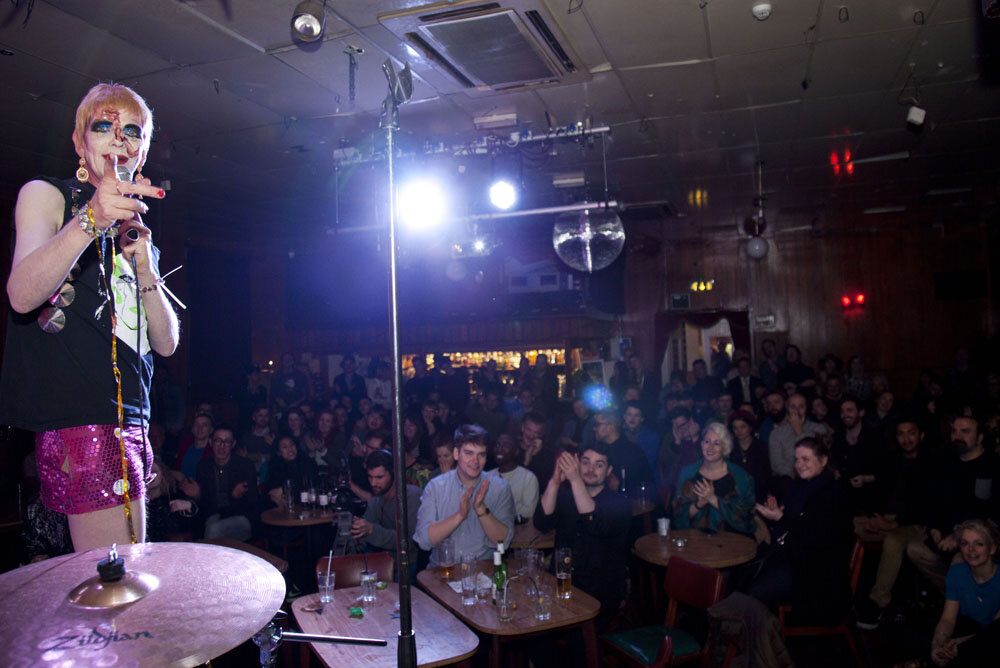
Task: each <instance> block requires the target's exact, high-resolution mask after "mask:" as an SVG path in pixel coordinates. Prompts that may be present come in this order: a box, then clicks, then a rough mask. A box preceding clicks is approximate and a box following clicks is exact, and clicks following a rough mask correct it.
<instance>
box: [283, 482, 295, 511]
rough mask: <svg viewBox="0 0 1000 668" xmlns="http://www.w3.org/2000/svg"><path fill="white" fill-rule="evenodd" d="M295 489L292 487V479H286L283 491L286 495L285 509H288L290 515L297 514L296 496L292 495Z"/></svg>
mask: <svg viewBox="0 0 1000 668" xmlns="http://www.w3.org/2000/svg"><path fill="white" fill-rule="evenodd" d="M294 491H295V490H294V489H293V488H292V481H291V480H286V481H285V486H284V488H283V489H282V490H281V493H282V494H283V495H284V497H285V510H287V511H288V514H289V515H294V514H295V497H293V496H292V493H293V492H294Z"/></svg>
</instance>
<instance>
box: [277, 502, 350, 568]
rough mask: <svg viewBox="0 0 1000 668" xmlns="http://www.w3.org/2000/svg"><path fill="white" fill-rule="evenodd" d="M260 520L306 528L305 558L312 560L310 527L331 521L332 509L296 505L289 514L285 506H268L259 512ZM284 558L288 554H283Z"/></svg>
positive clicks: (281, 525)
mask: <svg viewBox="0 0 1000 668" xmlns="http://www.w3.org/2000/svg"><path fill="white" fill-rule="evenodd" d="M260 521H261V522H263V523H264V524H267V525H269V526H273V527H283V528H285V529H294V528H298V527H302V528H305V530H306V559H307V561H312V559H313V549H312V528H313V527H314V526H319V525H321V524H331V523H332V522H333V511H332V510H310V509H309V508H302V507H296V508H295V510H294V512H292V513H291V514H289V512H288V510H287V509H286V508H269V509H267V510H265V511H264V512H262V513H261V514H260ZM285 558H286V559H287V558H288V555H287V554H285Z"/></svg>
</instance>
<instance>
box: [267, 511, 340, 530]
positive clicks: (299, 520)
mask: <svg viewBox="0 0 1000 668" xmlns="http://www.w3.org/2000/svg"><path fill="white" fill-rule="evenodd" d="M260 521H261V522H263V523H264V524H268V525H270V526H273V527H309V526H316V525H318V524H329V523H330V522H332V521H333V511H332V510H310V509H308V508H296V509H295V511H294V512H293V513H292V514H289V513H288V511H287V510H285V509H284V508H269V509H267V510H265V511H264V512H262V513H261V514H260Z"/></svg>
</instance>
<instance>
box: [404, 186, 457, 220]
mask: <svg viewBox="0 0 1000 668" xmlns="http://www.w3.org/2000/svg"><path fill="white" fill-rule="evenodd" d="M396 206H397V207H398V209H399V220H400V221H401V222H402V223H403V224H404V225H406V226H407V227H409V228H412V229H417V230H422V229H427V228H430V227H434V226H436V225H437V224H438V223H440V222H441V221H442V220H443V219H444V216H445V208H446V206H445V198H444V192H443V191H442V190H441V187H440V186H439V185H438V184H437V183H434V182H433V181H411V182H410V183H407V184H406V185H404V186H403V187H402V188H400V189H399V192H398V194H397V195H396Z"/></svg>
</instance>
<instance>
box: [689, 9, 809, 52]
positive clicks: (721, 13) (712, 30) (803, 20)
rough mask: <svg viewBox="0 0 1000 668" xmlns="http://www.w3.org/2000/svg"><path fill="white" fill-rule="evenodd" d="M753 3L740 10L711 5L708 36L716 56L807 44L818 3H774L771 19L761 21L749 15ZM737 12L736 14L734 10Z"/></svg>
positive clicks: (708, 11)
mask: <svg viewBox="0 0 1000 668" xmlns="http://www.w3.org/2000/svg"><path fill="white" fill-rule="evenodd" d="M751 4H752V3H742V4H741V5H740V6H739V9H738V10H736V8H734V7H733V5H732V3H709V4H708V6H707V7H706V11H707V13H708V28H709V36H710V38H711V40H712V55H713V56H715V57H720V56H729V55H734V54H741V53H750V52H752V51H760V50H761V49H762V47H764V46H765V45H766V48H767V49H772V48H775V47H783V46H793V45H800V44H804V43H805V42H806V39H807V37H808V35H809V27H810V26H812V25H813V24H814V23H815V22H816V12H817V9H818V7H819V5H820V4H822V3H820V2H819V0H808V1H805V0H800V1H799V2H793V3H781V4H778V3H775V4H774V6H773V11H772V13H771V17H770V18H769V19H767V20H766V21H758V20H757V19H756V18H754V16H753V14H752V13H751V12H750V7H751ZM734 10H736V11H734Z"/></svg>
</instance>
